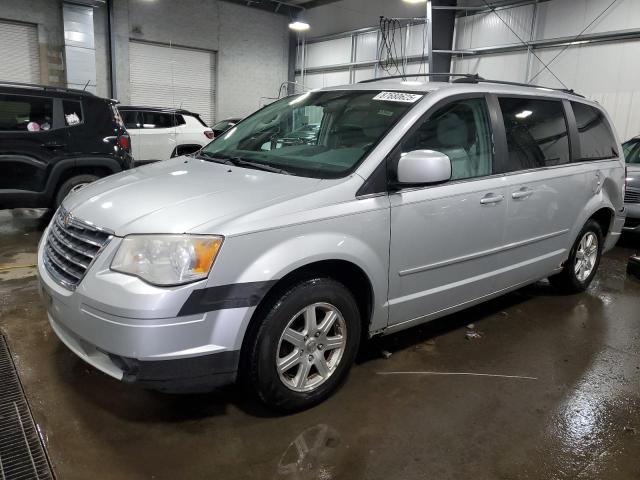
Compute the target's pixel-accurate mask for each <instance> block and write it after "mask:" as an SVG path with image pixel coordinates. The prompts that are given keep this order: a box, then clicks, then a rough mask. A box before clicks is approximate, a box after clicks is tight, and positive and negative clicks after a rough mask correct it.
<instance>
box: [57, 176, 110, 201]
mask: <svg viewBox="0 0 640 480" xmlns="http://www.w3.org/2000/svg"><path fill="white" fill-rule="evenodd" d="M98 178H99V177H96V176H95V175H75V176H73V177H71V178H70V179H68V180H66V181H65V182H64V183H63V184H62V185H60V187H59V188H58V191H57V192H56V195H55V198H54V205H53V207H54V208H58V207H59V206H60V204H61V203H62V201H63V200H64V198H65V197H66V196H67V195H69V193H71V191H72V190H75V189H78V188H82V187H84V186H85V185H88V184H89V183H91V182H95V181H96V180H98Z"/></svg>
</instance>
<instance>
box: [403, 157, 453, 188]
mask: <svg viewBox="0 0 640 480" xmlns="http://www.w3.org/2000/svg"><path fill="white" fill-rule="evenodd" d="M450 179H451V160H450V159H449V157H448V156H446V155H445V154H444V153H440V152H436V151H434V150H414V151H412V152H409V153H406V154H404V155H402V157H400V160H399V162H398V183H399V184H400V185H426V184H433V183H442V182H447V181H449V180H450Z"/></svg>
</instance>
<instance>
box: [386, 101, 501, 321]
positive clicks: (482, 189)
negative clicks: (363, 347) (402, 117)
mask: <svg viewBox="0 0 640 480" xmlns="http://www.w3.org/2000/svg"><path fill="white" fill-rule="evenodd" d="M421 149H428V150H435V151H439V152H441V153H444V154H446V155H447V156H449V158H450V160H451V163H452V179H451V181H449V182H447V183H445V184H442V185H437V186H431V187H422V188H413V189H405V190H401V191H399V192H397V193H393V194H391V195H390V200H391V251H390V268H389V315H390V319H389V323H390V324H391V325H393V324H400V323H406V322H412V321H416V322H419V321H423V320H426V319H428V318H429V317H432V316H436V315H441V314H442V313H444V312H445V311H449V310H452V309H454V308H456V307H462V306H464V305H465V304H468V303H469V302H471V301H473V300H475V299H478V298H481V297H484V296H487V295H489V294H490V293H492V292H493V291H494V283H495V277H496V275H497V274H499V270H500V267H501V266H502V265H503V263H504V262H503V258H502V254H501V253H500V247H501V246H502V242H503V233H504V232H503V231H504V222H505V216H506V206H507V201H506V189H505V187H504V181H503V179H502V178H500V177H497V176H493V175H492V174H493V163H494V162H493V156H494V153H493V152H494V149H493V144H492V135H491V127H490V121H489V115H488V110H487V105H486V101H485V98H484V97H477V98H469V97H464V98H461V99H458V100H452V101H450V102H449V103H446V104H444V105H438V106H436V107H435V110H432V111H430V112H428V113H427V114H426V116H425V117H424V118H423V119H422V120H420V121H419V122H418V124H417V127H414V129H413V130H412V131H411V132H410V133H409V134H408V135H407V137H406V138H405V139H404V140H403V142H402V144H401V145H400V148H399V150H400V152H401V153H400V155H402V154H406V153H407V152H410V151H413V150H421Z"/></svg>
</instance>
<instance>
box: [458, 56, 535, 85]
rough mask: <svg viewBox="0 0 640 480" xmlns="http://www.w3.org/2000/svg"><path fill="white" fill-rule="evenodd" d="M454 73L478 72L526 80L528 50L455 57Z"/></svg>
mask: <svg viewBox="0 0 640 480" xmlns="http://www.w3.org/2000/svg"><path fill="white" fill-rule="evenodd" d="M451 64H452V65H451V69H452V70H451V71H452V72H454V73H478V74H479V75H480V76H481V77H484V78H493V79H495V80H506V81H510V82H524V81H525V78H524V76H525V72H526V69H527V52H511V53H505V54H495V55H480V56H473V57H466V58H457V59H453V60H452V62H451Z"/></svg>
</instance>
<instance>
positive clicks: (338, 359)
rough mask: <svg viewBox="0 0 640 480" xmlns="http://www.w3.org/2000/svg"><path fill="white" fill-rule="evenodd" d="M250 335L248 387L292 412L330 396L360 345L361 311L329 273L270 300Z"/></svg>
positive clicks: (272, 405)
mask: <svg viewBox="0 0 640 480" xmlns="http://www.w3.org/2000/svg"><path fill="white" fill-rule="evenodd" d="M260 320H261V323H260V326H259V327H258V329H257V331H256V332H255V334H254V335H253V336H252V338H250V340H249V342H250V343H249V346H248V350H247V352H246V355H247V358H246V363H245V365H246V366H247V369H248V372H245V373H246V381H247V382H248V385H247V386H248V387H249V389H250V390H252V391H253V392H254V393H255V394H256V395H257V396H258V398H259V399H260V400H261V401H262V402H263V403H265V404H266V405H267V406H269V407H271V408H273V409H276V410H280V411H284V412H291V411H296V410H301V409H304V408H309V407H311V406H313V405H315V404H317V403H319V402H321V401H323V400H324V399H326V398H327V397H329V395H331V393H332V392H333V391H334V390H335V389H336V388H337V387H338V386H339V385H340V384H341V383H342V381H343V380H344V379H345V378H346V376H347V374H348V372H349V369H350V367H351V365H352V363H353V361H354V358H355V355H356V353H357V350H358V346H359V344H360V328H361V322H360V312H359V310H358V305H357V303H356V301H355V299H354V298H353V295H352V294H351V292H349V290H348V289H347V288H346V287H345V286H344V285H342V284H341V283H338V282H336V281H335V280H332V279H329V278H316V279H312V280H306V281H302V282H300V283H298V284H297V285H295V286H293V287H292V288H290V289H289V290H288V291H287V292H286V293H284V295H282V296H281V297H280V298H279V299H277V300H276V301H275V302H274V303H272V304H271V306H270V308H268V310H267V311H266V313H265V315H264V316H263V317H262V318H261V319H260Z"/></svg>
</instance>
